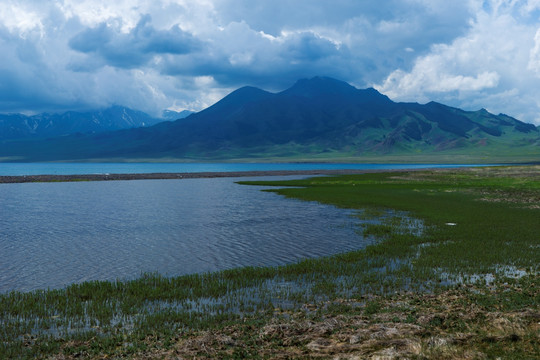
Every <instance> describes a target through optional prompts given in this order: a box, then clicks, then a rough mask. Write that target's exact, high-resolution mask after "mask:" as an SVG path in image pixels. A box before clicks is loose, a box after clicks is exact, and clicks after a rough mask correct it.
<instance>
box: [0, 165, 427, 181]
mask: <svg viewBox="0 0 540 360" xmlns="http://www.w3.org/2000/svg"><path fill="white" fill-rule="evenodd" d="M420 170H424V171H426V170H428V171H432V170H435V168H423V169H362V170H355V169H342V170H261V171H230V172H228V171H222V172H192V173H134V174H80V175H76V174H75V175H46V174H44V175H1V176H0V184H14V183H32V182H76V181H117V180H179V179H202V178H226V177H257V176H289V175H347V174H366V173H382V172H403V171H407V172H409V171H420Z"/></svg>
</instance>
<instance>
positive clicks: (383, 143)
mask: <svg viewBox="0 0 540 360" xmlns="http://www.w3.org/2000/svg"><path fill="white" fill-rule="evenodd" d="M29 149H31V150H29ZM426 154H429V155H436V156H438V155H441V156H442V155H445V156H447V158H449V159H453V157H452V156H453V154H461V155H476V156H477V157H479V158H484V157H485V158H488V157H489V158H494V157H505V156H522V157H529V158H530V157H532V158H535V156H540V131H539V129H538V128H537V127H536V126H534V125H532V124H527V123H524V122H522V121H519V120H517V119H515V118H512V117H510V116H508V115H504V114H499V115H494V114H491V113H489V112H488V111H486V110H484V109H482V110H478V111H464V110H461V109H457V108H453V107H449V106H445V105H442V104H439V103H435V102H430V103H428V104H425V105H421V104H417V103H396V102H393V101H392V100H390V99H389V98H388V97H386V96H385V95H383V94H380V93H379V92H378V91H376V90H375V89H371V88H369V89H357V88H355V87H353V86H351V85H349V84H347V83H345V82H342V81H338V80H335V79H331V78H325V77H315V78H312V79H304V80H299V81H298V82H297V83H296V84H294V85H293V86H292V87H291V88H289V89H286V90H285V91H282V92H279V93H270V92H267V91H264V90H261V89H258V88H254V87H243V88H240V89H238V90H236V91H234V92H232V93H231V94H229V95H228V96H226V97H225V98H223V99H222V100H221V101H219V102H217V103H216V104H214V105H213V106H210V107H209V108H207V109H205V110H203V111H200V112H198V113H196V114H192V115H190V116H189V117H187V118H185V119H182V120H179V121H173V122H163V123H160V124H157V125H155V126H151V127H147V128H138V129H131V130H122V131H116V132H107V133H101V134H95V135H78V136H68V137H64V138H57V139H51V140H49V141H46V142H32V143H31V146H29V143H17V142H11V143H10V144H9V146H7V145H6V143H4V145H2V144H0V158H4V159H19V160H20V159H24V160H28V159H31V160H40V159H41V160H50V159H54V160H73V159H103V158H116V159H122V158H144V159H161V158H174V159H186V158H189V159H212V160H224V159H233V158H237V159H238V158H241V159H246V158H272V159H276V158H285V159H303V160H305V159H334V160H335V159H356V158H362V157H369V156H371V157H377V156H389V155H392V156H395V155H400V156H401V155H403V156H405V159H408V158H409V157H412V156H419V155H426ZM448 156H449V157H448Z"/></svg>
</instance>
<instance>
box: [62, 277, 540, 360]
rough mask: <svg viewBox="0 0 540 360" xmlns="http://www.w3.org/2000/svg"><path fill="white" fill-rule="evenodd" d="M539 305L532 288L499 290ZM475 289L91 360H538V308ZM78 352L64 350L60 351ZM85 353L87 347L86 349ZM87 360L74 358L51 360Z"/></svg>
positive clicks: (317, 309)
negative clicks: (485, 298) (482, 297)
mask: <svg viewBox="0 0 540 360" xmlns="http://www.w3.org/2000/svg"><path fill="white" fill-rule="evenodd" d="M506 291H510V292H509V294H510V293H511V292H514V291H521V292H526V293H527V294H528V295H527V296H533V297H535V298H538V295H539V289H538V287H537V286H532V287H529V288H528V289H523V288H504V287H503V288H500V289H498V290H497V292H498V293H499V295H500V294H501V293H504V292H506ZM475 294H478V290H477V289H475V288H474V287H472V286H471V287H469V288H465V289H463V288H462V289H457V290H450V291H445V292H441V293H438V294H413V293H404V294H397V295H394V296H392V297H390V298H383V297H373V296H370V297H367V298H362V299H347V300H337V301H334V302H332V303H325V304H319V305H313V304H307V305H305V306H304V308H303V309H302V310H299V311H296V312H287V311H283V310H280V309H275V311H274V314H273V315H272V316H269V317H268V316H267V315H264V316H263V315H261V318H260V319H256V318H255V319H253V318H247V319H245V321H243V322H237V323H235V324H233V325H225V326H222V327H221V328H220V329H219V330H213V331H183V332H179V333H178V334H177V336H176V337H175V338H174V339H172V342H171V341H170V340H167V343H164V340H163V339H159V338H155V337H151V336H150V337H148V338H146V339H145V340H144V341H145V343H146V345H147V349H148V350H147V351H144V352H138V353H136V354H129V355H126V354H123V353H122V344H118V348H117V349H118V352H116V353H107V354H102V355H100V356H98V357H95V356H92V357H91V358H101V359H106V358H126V357H127V358H134V359H225V358H235V359H242V358H262V359H370V360H393V359H443V360H444V359H540V311H539V310H538V307H535V308H530V307H529V308H522V309H519V310H512V311H505V310H501V306H500V305H499V304H491V305H489V306H486V305H480V304H479V303H477V301H476V300H475ZM77 345H81V344H75V343H66V344H65V345H64V348H66V347H73V346H77ZM87 345H89V344H87ZM68 358H89V356H88V355H87V354H84V353H78V354H74V355H70V356H65V355H63V354H59V355H57V356H54V357H53V359H68Z"/></svg>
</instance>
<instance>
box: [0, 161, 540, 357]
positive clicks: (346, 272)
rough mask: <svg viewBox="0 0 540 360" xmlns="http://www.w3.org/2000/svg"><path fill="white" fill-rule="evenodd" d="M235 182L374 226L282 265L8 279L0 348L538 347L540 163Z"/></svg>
mask: <svg viewBox="0 0 540 360" xmlns="http://www.w3.org/2000/svg"><path fill="white" fill-rule="evenodd" d="M243 184H244V185H246V188H247V189H249V187H248V185H257V186H262V185H264V186H276V188H275V189H272V188H270V189H267V190H265V193H267V192H268V191H270V192H277V193H278V194H280V195H281V196H285V197H288V198H293V199H299V200H302V201H307V202H308V203H322V204H327V205H332V206H335V207H337V208H340V209H347V210H353V211H354V212H355V213H354V216H356V217H357V218H358V219H359V220H361V221H363V223H362V225H360V228H361V229H360V231H361V233H362V235H363V236H364V237H365V238H368V239H371V240H372V242H371V243H370V244H367V245H366V246H365V247H364V248H362V249H358V250H352V251H346V252H342V253H339V254H334V255H330V256H326V257H318V258H309V259H303V260H299V261H298V262H295V263H292V264H287V265H276V266H247V267H237V268H232V269H227V270H223V271H219V272H208V273H201V274H189V275H182V276H164V275H163V274H144V275H142V276H140V277H138V278H136V279H132V280H126V281H87V282H82V283H76V284H72V285H69V286H67V287H65V288H59V289H53V290H34V291H30V292H20V291H12V292H8V293H4V294H1V295H0V309H1V314H0V319H1V322H2V324H1V325H2V326H1V328H0V329H1V333H0V339H1V341H0V355H1V356H2V357H22V358H25V357H26V358H35V357H37V358H58V359H61V358H111V357H112V358H122V357H131V358H201V359H204V358H246V357H247V358H343V359H350V358H368V359H383V358H384V359H393V358H395V359H398V358H411V359H455V358H462V359H475V358H478V359H482V358H501V359H535V358H538V357H539V356H538V354H540V349H539V345H538V344H539V343H540V341H539V340H540V339H539V331H540V327H539V323H540V313H539V309H538V304H539V300H540V291H539V287H538V280H539V276H538V271H539V266H540V265H539V264H540V262H539V259H540V239H539V237H538V234H540V221H539V220H540V167H539V166H512V167H490V168H487V167H486V168H469V169H440V170H425V171H415V172H409V171H403V172H392V173H390V172H388V173H373V174H355V175H342V176H336V177H321V178H308V179H297V180H280V181H277V180H271V181H266V182H261V181H258V180H252V181H244V182H243ZM253 189H256V190H257V191H260V189H259V188H256V187H253ZM268 195H275V194H268Z"/></svg>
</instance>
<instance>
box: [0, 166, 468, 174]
mask: <svg viewBox="0 0 540 360" xmlns="http://www.w3.org/2000/svg"><path fill="white" fill-rule="evenodd" d="M458 166H473V165H448V164H335V163H215V164H214V163H0V175H80V174H107V173H108V174H135V173H175V172H179V173H191V172H231V171H267V170H336V169H358V170H365V169H423V168H434V167H458ZM474 166H478V165H474Z"/></svg>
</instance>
